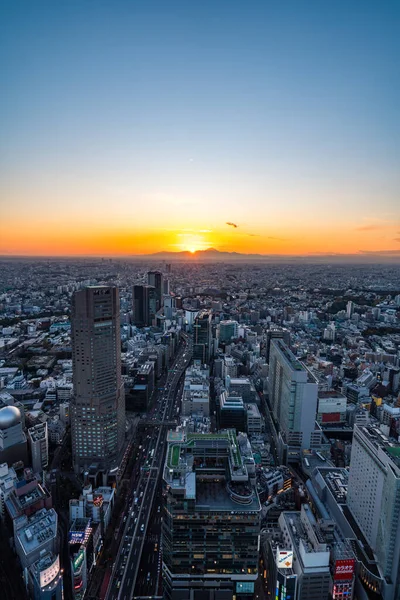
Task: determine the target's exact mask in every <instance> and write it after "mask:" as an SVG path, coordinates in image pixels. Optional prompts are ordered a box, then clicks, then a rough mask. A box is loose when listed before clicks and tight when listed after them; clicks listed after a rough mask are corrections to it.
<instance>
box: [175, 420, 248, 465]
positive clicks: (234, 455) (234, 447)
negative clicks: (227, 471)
mask: <svg viewBox="0 0 400 600" xmlns="http://www.w3.org/2000/svg"><path fill="white" fill-rule="evenodd" d="M221 440H222V441H225V442H226V443H227V445H228V444H229V450H230V456H231V459H232V463H233V466H234V467H236V468H239V467H241V466H242V456H241V453H240V450H239V446H238V443H237V438H236V433H235V431H234V430H228V431H222V432H219V433H189V434H188V435H187V437H186V441H179V442H178V441H177V442H172V443H170V445H169V448H168V458H167V466H168V468H170V469H173V468H175V467H178V466H179V457H180V453H181V449H182V448H193V447H196V442H204V441H208V442H213V441H215V442H217V441H221Z"/></svg>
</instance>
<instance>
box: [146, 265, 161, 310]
mask: <svg viewBox="0 0 400 600" xmlns="http://www.w3.org/2000/svg"><path fill="white" fill-rule="evenodd" d="M147 283H148V284H149V285H152V286H153V287H154V288H155V290H156V310H160V308H161V307H162V304H163V296H164V284H163V274H162V273H160V271H149V272H148V273H147Z"/></svg>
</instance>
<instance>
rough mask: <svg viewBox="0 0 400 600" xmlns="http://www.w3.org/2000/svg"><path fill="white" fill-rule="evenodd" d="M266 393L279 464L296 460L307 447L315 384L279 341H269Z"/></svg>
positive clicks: (315, 399)
mask: <svg viewBox="0 0 400 600" xmlns="http://www.w3.org/2000/svg"><path fill="white" fill-rule="evenodd" d="M268 392H269V402H270V406H271V410H272V414H273V418H274V424H275V428H276V433H277V435H276V437H277V441H278V451H279V454H280V458H281V461H282V462H283V463H286V462H287V461H292V460H294V461H296V460H298V459H299V452H300V450H301V449H305V448H310V446H311V443H310V442H311V434H312V432H313V431H314V429H315V418H316V413H317V395H318V383H317V382H316V379H315V377H314V376H313V375H312V374H311V373H310V371H308V369H307V368H306V367H305V366H304V365H303V364H302V363H301V362H299V361H298V360H297V358H296V357H295V356H294V354H293V352H291V350H290V349H289V348H288V347H287V345H286V344H285V342H284V341H283V340H282V339H276V340H272V342H271V350H270V362H269V377H268Z"/></svg>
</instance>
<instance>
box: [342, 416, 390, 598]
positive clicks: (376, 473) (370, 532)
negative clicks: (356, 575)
mask: <svg viewBox="0 0 400 600" xmlns="http://www.w3.org/2000/svg"><path fill="white" fill-rule="evenodd" d="M347 505H348V507H349V509H350V511H351V513H352V515H353V517H354V518H355V520H356V521H357V524H358V526H359V527H360V529H361V531H362V533H363V534H364V536H365V538H366V540H367V542H368V544H369V545H370V546H371V548H372V550H373V551H374V553H375V554H376V557H377V559H378V566H379V570H380V572H381V574H382V576H383V578H384V582H385V590H384V598H385V600H398V599H399V598H400V443H398V441H397V440H394V439H389V438H388V437H387V436H386V435H385V434H384V433H383V431H382V430H381V429H380V428H379V427H378V425H366V426H362V427H360V426H358V425H355V426H354V434H353V443H352V449H351V460H350V473H349V483H348V488H347Z"/></svg>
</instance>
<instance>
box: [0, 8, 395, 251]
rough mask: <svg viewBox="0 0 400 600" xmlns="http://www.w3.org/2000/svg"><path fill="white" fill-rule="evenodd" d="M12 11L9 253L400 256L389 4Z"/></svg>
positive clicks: (5, 110)
mask: <svg viewBox="0 0 400 600" xmlns="http://www.w3.org/2000/svg"><path fill="white" fill-rule="evenodd" d="M3 4H4V10H5V11H6V15H4V18H3V22H5V23H7V27H5V28H4V31H3V32H2V46H3V48H4V51H3V53H2V54H0V69H1V72H2V73H3V88H4V89H6V90H7V93H6V94H2V95H0V109H1V111H0V113H1V114H2V121H3V123H2V125H3V128H2V135H1V140H0V144H1V146H2V147H1V148H0V149H1V162H0V198H1V200H0V202H1V205H0V254H3V255H14V254H17V255H53V256H56V255H96V256H106V255H132V254H135V255H137V254H147V253H155V252H160V251H167V252H181V251H189V252H191V253H195V252H196V251H199V250H206V249H207V248H216V249H217V250H220V251H231V252H233V251H234V252H240V253H258V254H279V255H281V254H282V255H292V254H309V253H332V252H333V253H350V254H352V253H356V254H357V253H364V252H387V251H392V252H395V253H399V255H400V209H399V191H400V181H399V173H400V164H399V153H398V144H396V143H395V135H394V134H393V132H394V131H397V130H398V128H399V126H400V123H399V111H398V106H397V104H398V103H397V95H398V94H397V92H396V90H398V83H397V79H398V77H397V72H398V69H397V63H396V62H395V57H396V56H397V54H398V52H396V49H398V47H399V39H400V38H399V37H398V35H397V32H396V31H394V30H392V28H391V24H392V23H395V22H396V18H395V16H394V15H392V14H391V9H389V7H386V8H383V7H382V6H378V5H377V7H376V10H375V9H372V8H371V12H370V13H368V14H366V15H365V19H366V20H367V24H366V25H365V27H366V31H367V30H368V36H364V34H363V35H362V36H361V37H360V36H359V37H357V36H356V35H355V34H354V32H357V31H359V27H360V24H359V13H358V12H357V10H355V9H353V8H352V7H351V5H348V4H347V3H345V4H343V6H342V7H341V8H340V10H339V9H338V8H337V6H335V3H334V4H333V5H326V6H325V4H324V6H323V7H322V6H321V7H320V9H319V8H318V7H317V6H315V7H313V9H312V10H311V9H310V10H309V9H306V8H304V9H301V10H299V7H298V6H297V5H296V4H295V5H294V6H293V7H292V8H289V7H286V4H282V5H281V4H279V5H277V7H275V8H274V9H272V7H270V6H269V3H256V6H255V7H254V11H253V10H248V8H247V7H246V3H242V4H241V3H238V4H237V5H235V8H234V9H233V7H232V6H231V3H225V2H222V3H216V5H214V3H213V5H212V12H213V19H211V20H210V19H209V18H205V17H204V14H205V13H204V14H203V10H207V9H206V8H205V7H204V6H203V3H200V4H198V3H184V4H182V6H180V8H179V10H178V9H176V10H175V9H174V10H172V9H171V11H169V10H167V9H166V6H165V2H164V3H163V2H160V3H158V2H155V3H154V5H152V11H149V10H147V8H146V4H143V3H140V2H139V3H124V2H122V3H121V6H120V9H119V10H118V11H116V10H114V7H113V6H112V5H111V4H107V3H106V4H101V6H97V7H96V10H95V11H92V10H91V9H90V7H89V5H87V4H86V3H80V4H79V5H78V6H77V7H76V10H72V9H71V10H69V8H68V5H69V3H61V5H60V6H58V8H57V11H56V10H49V9H48V7H47V8H46V7H45V6H43V9H41V10H40V11H37V10H36V9H35V4H36V3H25V4H24V10H23V11H22V10H19V9H18V3H3ZM206 4H207V3H206ZM5 6H6V8H5ZM385 11H386V12H385ZM344 13H345V17H344V16H343V15H344ZM39 15H40V17H39ZM283 23H284V24H285V26H284V27H283ZM327 23H329V32H328V34H327V35H325V28H326V24H327ZM110 29H112V31H113V34H112V35H111V37H110V32H109V30H110ZM367 37H369V38H370V39H369V41H368V42H367V41H366V38H367ZM111 39H115V40H117V39H118V43H115V44H114V43H111V42H110V40H111ZM336 40H340V52H339V47H338V48H337V50H338V51H337V53H336V54H335V53H333V54H332V41H336ZM5 56H7V59H5V58H4V57H5ZM327 65H329V68H327ZM377 81H379V85H377ZM396 86H397V87H396ZM396 94H397V95H396Z"/></svg>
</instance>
